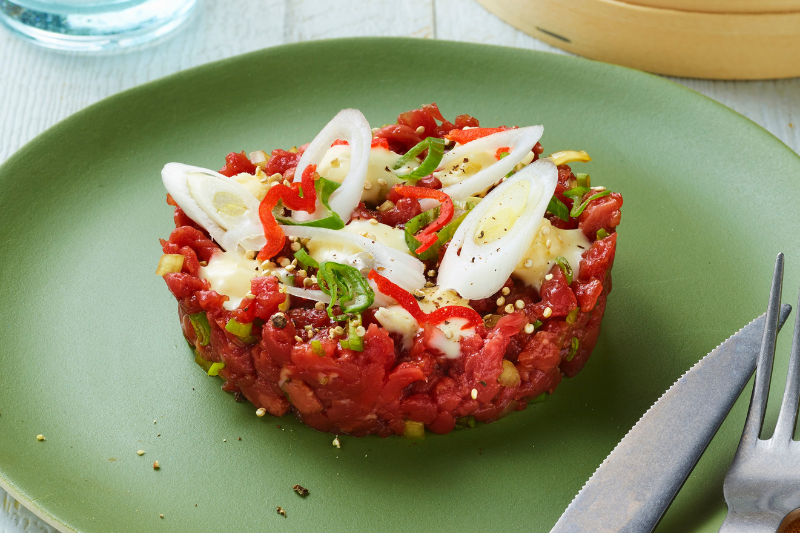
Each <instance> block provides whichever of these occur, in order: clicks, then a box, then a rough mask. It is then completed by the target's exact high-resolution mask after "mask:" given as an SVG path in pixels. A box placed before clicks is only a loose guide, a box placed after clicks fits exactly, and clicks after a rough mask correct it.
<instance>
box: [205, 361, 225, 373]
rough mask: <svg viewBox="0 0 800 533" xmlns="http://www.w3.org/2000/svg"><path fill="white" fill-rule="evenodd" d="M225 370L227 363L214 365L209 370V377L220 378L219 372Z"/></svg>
mask: <svg viewBox="0 0 800 533" xmlns="http://www.w3.org/2000/svg"><path fill="white" fill-rule="evenodd" d="M223 368H225V363H214V364H212V365H211V367H210V368H209V369H208V375H209V376H218V375H219V371H220V370H222V369H223Z"/></svg>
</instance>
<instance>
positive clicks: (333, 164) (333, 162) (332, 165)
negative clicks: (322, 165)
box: [331, 157, 339, 168]
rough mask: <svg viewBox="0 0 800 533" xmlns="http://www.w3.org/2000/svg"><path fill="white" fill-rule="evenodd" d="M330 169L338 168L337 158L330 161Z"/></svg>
mask: <svg viewBox="0 0 800 533" xmlns="http://www.w3.org/2000/svg"><path fill="white" fill-rule="evenodd" d="M331 168H339V158H338V157H335V158H334V159H333V161H331Z"/></svg>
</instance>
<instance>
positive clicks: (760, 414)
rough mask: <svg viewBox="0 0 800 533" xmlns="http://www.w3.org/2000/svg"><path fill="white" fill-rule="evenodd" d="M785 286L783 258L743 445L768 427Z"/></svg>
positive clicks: (778, 267) (771, 299) (777, 270)
mask: <svg viewBox="0 0 800 533" xmlns="http://www.w3.org/2000/svg"><path fill="white" fill-rule="evenodd" d="M782 282H783V254H782V253H781V254H778V257H777V258H776V259H775V273H774V274H773V276H772V289H771V290H770V294H769V307H768V308H767V320H766V323H765V324H764V336H763V337H762V339H761V350H760V351H759V353H758V361H757V362H756V379H755V385H754V386H753V396H752V397H751V398H750V409H749V410H748V411H747V421H746V422H745V424H744V431H743V432H742V440H741V444H745V443H755V442H756V441H757V440H758V436H759V434H760V433H761V426H762V425H763V423H764V412H765V411H766V409H767V395H768V394H769V381H770V378H771V377H772V360H773V359H774V357H775V337H776V336H777V334H778V315H779V313H780V307H781V284H782Z"/></svg>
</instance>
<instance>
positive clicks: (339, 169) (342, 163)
mask: <svg viewBox="0 0 800 533" xmlns="http://www.w3.org/2000/svg"><path fill="white" fill-rule="evenodd" d="M401 157H402V156H401V155H400V154H396V153H394V152H392V151H391V150H387V149H386V148H383V147H382V146H373V147H372V149H371V150H370V152H369V165H368V167H367V183H368V184H369V185H366V186H365V188H364V191H363V192H362V194H361V200H362V201H363V202H365V203H367V204H370V205H378V204H380V203H382V202H383V200H384V198H385V197H386V194H387V193H388V192H389V189H391V188H392V186H393V185H396V184H398V183H403V182H404V180H402V179H400V178H398V177H397V175H398V174H407V173H408V172H410V171H411V170H413V169H414V168H416V167H417V166H418V165H419V160H418V159H413V160H412V161H411V163H412V165H413V166H409V165H404V166H402V167H400V168H399V169H398V170H394V168H393V167H394V165H395V163H397V161H398V160H399V159H400V158H401ZM349 171H350V146H348V145H346V144H339V145H336V146H331V147H330V149H328V151H327V152H326V153H325V155H324V156H323V157H322V161H321V162H320V164H319V165H317V172H318V173H319V175H320V176H322V177H323V178H326V179H329V180H331V181H335V182H336V183H342V181H344V178H345V176H347V173H348V172H349Z"/></svg>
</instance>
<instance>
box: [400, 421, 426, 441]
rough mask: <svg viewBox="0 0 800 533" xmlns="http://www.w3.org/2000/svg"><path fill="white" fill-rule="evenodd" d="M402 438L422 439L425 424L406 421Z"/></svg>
mask: <svg viewBox="0 0 800 533" xmlns="http://www.w3.org/2000/svg"><path fill="white" fill-rule="evenodd" d="M403 437H404V438H406V439H424V438H425V424H423V423H422V422H416V421H414V420H406V427H405V429H404V430H403Z"/></svg>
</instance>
